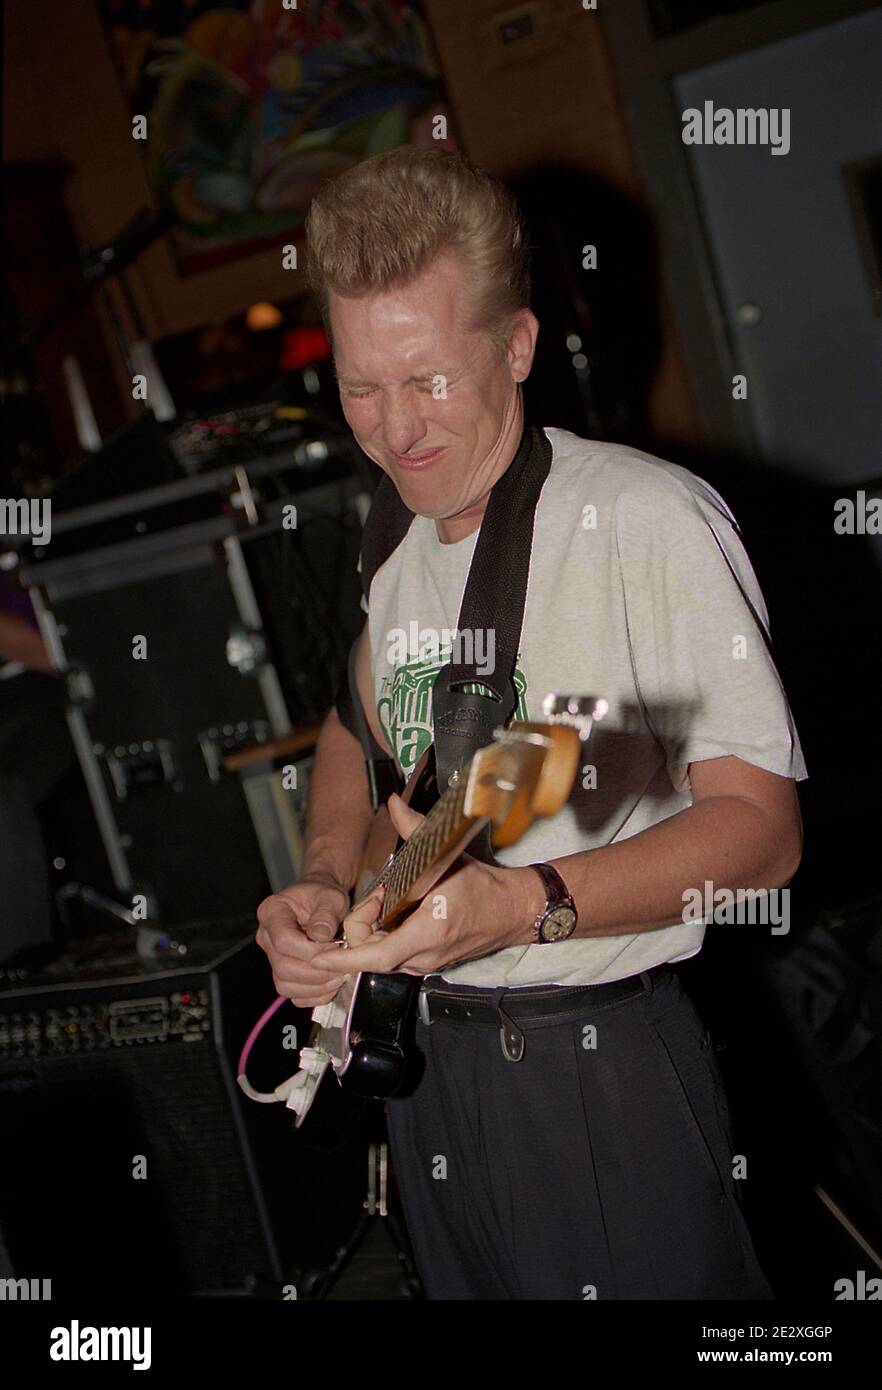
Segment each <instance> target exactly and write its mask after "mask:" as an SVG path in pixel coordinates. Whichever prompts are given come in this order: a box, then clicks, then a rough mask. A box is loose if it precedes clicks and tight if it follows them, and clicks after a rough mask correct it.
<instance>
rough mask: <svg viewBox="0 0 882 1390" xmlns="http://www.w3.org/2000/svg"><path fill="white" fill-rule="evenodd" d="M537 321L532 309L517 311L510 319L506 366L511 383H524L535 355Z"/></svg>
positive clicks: (537, 334)
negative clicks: (510, 376)
mask: <svg viewBox="0 0 882 1390" xmlns="http://www.w3.org/2000/svg"><path fill="white" fill-rule="evenodd" d="M538 336H539V320H538V319H537V317H536V315H535V314H534V313H533V311H532V309H519V310H518V312H517V313H516V314H515V316H514V318H513V319H512V323H511V330H510V332H509V338H508V349H507V353H508V366H509V370H510V371H511V375H512V380H513V381H518V382H520V381H526V379H527V377H528V376H529V375H530V372H531V370H532V367H533V358H534V357H535V355H536V339H537V338H538Z"/></svg>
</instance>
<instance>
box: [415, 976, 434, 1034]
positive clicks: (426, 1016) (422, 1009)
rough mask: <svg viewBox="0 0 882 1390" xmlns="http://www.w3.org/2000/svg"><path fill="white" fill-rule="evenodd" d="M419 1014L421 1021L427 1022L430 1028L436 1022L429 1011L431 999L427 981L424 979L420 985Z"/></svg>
mask: <svg viewBox="0 0 882 1390" xmlns="http://www.w3.org/2000/svg"><path fill="white" fill-rule="evenodd" d="M417 1014H418V1015H419V1019H420V1022H421V1023H425V1025H426V1027H427V1028H430V1027H431V1026H432V1024H433V1023H434V1022H435V1020H434V1019H433V1018H432V1015H431V1014H430V1013H429V999H428V995H427V992H426V985H425V981H423V983H422V985H421V986H420V992H419V994H418V995H417Z"/></svg>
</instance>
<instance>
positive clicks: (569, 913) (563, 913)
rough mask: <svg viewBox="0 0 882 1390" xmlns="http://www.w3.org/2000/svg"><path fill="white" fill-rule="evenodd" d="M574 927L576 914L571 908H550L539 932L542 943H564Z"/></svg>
mask: <svg viewBox="0 0 882 1390" xmlns="http://www.w3.org/2000/svg"><path fill="white" fill-rule="evenodd" d="M575 926H576V914H575V912H574V911H573V909H572V908H571V907H565V906H561V907H555V908H552V910H551V912H549V914H548V916H547V917H546V918H545V921H544V922H543V923H542V926H541V928H540V931H539V935H540V937H541V939H542V940H543V941H565V940H566V938H567V937H568V936H570V935H571V934H572V932H573V931H574V930H575Z"/></svg>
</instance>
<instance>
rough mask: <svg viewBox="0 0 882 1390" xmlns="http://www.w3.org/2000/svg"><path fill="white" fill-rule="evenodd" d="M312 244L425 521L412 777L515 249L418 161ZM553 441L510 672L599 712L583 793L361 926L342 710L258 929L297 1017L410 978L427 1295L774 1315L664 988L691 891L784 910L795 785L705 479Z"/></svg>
mask: <svg viewBox="0 0 882 1390" xmlns="http://www.w3.org/2000/svg"><path fill="white" fill-rule="evenodd" d="M307 238H308V250H309V257H310V275H311V277H312V280H313V284H314V286H315V287H316V289H317V292H318V294H319V298H320V300H321V303H322V306H323V310H324V312H325V319H326V324H327V327H328V331H329V335H330V337H331V342H332V347H333V352H334V363H335V368H336V373H337V377H338V381H339V387H340V395H341V401H342V405H343V411H344V414H345V416H346V419H347V422H348V424H349V426H350V428H351V430H352V432H353V434H354V436H355V438H356V440H357V442H358V444H359V445H360V446H361V448H362V449H363V450H364V451H365V453H366V454H367V455H368V456H369V457H370V458H372V459H373V460H374V461H375V462H376V463H377V464H378V466H379V467H380V468H381V469H382V471H383V472H384V473H385V474H387V475H388V477H389V478H390V479H391V480H392V482H393V483H394V486H395V489H396V490H397V492H398V494H399V496H400V498H401V500H402V501H403V503H404V504H405V506H406V507H407V508H408V509H409V510H410V512H412V513H413V514H414V516H413V522H412V524H411V525H410V527H409V529H408V530H407V532H406V535H405V536H404V538H403V539H402V541H401V542H400V544H399V545H398V546H397V548H396V549H395V550H394V552H393V553H392V554H391V555H390V556H388V557H387V558H386V559H385V560H384V562H383V563H382V564H380V566H379V568H378V569H377V570H376V572H375V573H374V574H373V575H371V576H370V580H369V593H368V601H367V603H366V604H365V605H364V606H365V608H366V612H367V615H368V618H367V622H366V624H365V627H364V630H363V632H362V634H361V637H360V639H359V643H358V648H357V660H356V682H355V683H356V686H357V692H358V696H359V698H360V701H361V705H362V707H363V711H364V714H365V716H366V718H367V721H368V724H369V727H370V730H371V733H372V734H373V737H374V739H375V740H376V741H377V743H379V744H380V745H381V747H384V748H386V749H388V750H389V752H390V753H391V754H392V755H393V756H394V758H395V761H396V763H397V765H398V768H399V769H400V771H401V772H402V774H403V775H404V776H405V777H407V775H408V774H409V772H410V771H411V770H412V769H413V767H414V765H415V763H416V761H417V759H418V757H419V756H420V754H421V753H422V751H423V750H424V749H425V747H426V745H427V744H428V743H429V741H430V740H431V738H432V724H431V708H430V703H428V702H427V699H426V698H425V697H426V692H427V690H430V689H431V679H432V676H433V674H434V673H436V672H437V670H438V669H439V668H440V666H441V665H442V664H443V663H444V662H445V661H446V660H447V659H448V656H449V649H448V650H446V651H445V650H444V644H443V641H442V640H441V639H440V638H439V641H438V642H437V643H436V644H435V648H434V649H432V644H431V642H429V643H428V645H427V643H426V634H427V633H432V632H436V633H439V634H443V633H444V632H445V631H446V632H447V633H448V634H449V633H450V632H451V631H452V630H453V629H454V628H455V625H456V619H457V614H458V612H459V603H460V599H461V596H462V593H463V588H464V585H465V582H466V579H467V577H468V572H469V564H470V561H471V558H472V555H473V552H474V547H475V542H476V539H477V536H478V532H479V528H480V527H481V524H482V517H483V516H484V512H485V509H486V507H487V504H488V499H489V495H490V492H491V490H492V488H493V486H494V484H495V483H496V482H497V480H498V479H500V478H501V477H502V476H503V474H505V472H506V470H507V469H508V468H509V466H510V465H511V463H512V461H513V459H514V458H515V456H516V454H517V452H518V449H519V446H520V444H521V441H522V438H523V437H524V423H525V422H524V417H523V406H522V393H521V389H520V383H522V382H523V381H524V380H525V379H526V378H527V376H528V375H529V372H530V368H531V364H532V361H533V354H534V349H535V344H536V337H537V333H538V330H539V324H538V322H537V320H536V318H535V316H534V315H533V313H532V312H531V310H530V308H529V307H528V305H529V295H530V287H529V271H528V260H527V248H526V246H525V239H524V235H523V229H522V224H521V221H520V218H519V215H518V210H517V207H516V205H515V203H514V200H513V199H512V197H511V195H510V194H509V193H508V192H507V191H506V190H505V189H504V188H503V187H502V185H500V184H499V183H497V182H496V181H495V180H494V179H491V178H490V177H489V176H487V175H486V174H484V173H483V172H481V171H479V170H477V169H475V168H474V167H473V166H472V165H470V164H469V163H468V162H467V161H466V160H465V159H464V158H462V156H460V155H458V154H454V153H451V152H448V151H441V150H423V149H413V148H410V147H404V148H401V149H396V150H393V151H390V152H387V153H385V154H382V155H379V156H377V157H375V158H374V159H371V160H368V161H366V162H365V163H363V164H361V165H358V166H356V167H355V168H353V169H351V170H349V171H347V172H346V173H345V174H343V175H342V176H340V177H339V178H338V179H337V180H335V181H334V182H333V183H331V184H329V185H327V186H326V187H325V188H323V189H322V190H321V191H320V192H319V194H318V195H317V196H316V198H315V199H314V201H313V205H312V208H311V211H310V216H309V220H308V224H307ZM544 435H545V436H546V438H547V439H548V440H549V441H550V443H551V447H552V451H553V458H552V463H551V467H550V471H549V473H548V477H547V479H546V481H545V483H544V485H543V487H542V491H541V494H540V497H539V501H538V505H537V507H536V512H535V525H534V537H533V547H532V551H531V554H530V574H529V584H528V589H527V599H526V607H525V612H524V621H523V628H522V636H521V645H520V650H519V653H518V659H517V663H516V669H515V677H514V684H515V686H516V689H517V697H518V711H517V713H518V717H523V718H528V719H539V718H541V714H540V708H541V701H542V697H543V696H544V695H545V694H546V692H548V691H553V690H572V691H584V692H591V693H593V694H595V695H600V696H603V697H605V700H606V701H607V702H608V707H609V708H608V713H607V715H606V717H605V719H604V722H603V725H602V727H600V728H599V729H598V730H597V732H596V737H595V738H593V739H592V742H591V743H590V744H589V745H588V746H587V751H586V757H587V758H589V759H590V763H588V764H586V766H585V767H583V768H582V769H581V770H580V773H579V775H578V776H577V778H576V782H575V785H574V787H573V790H572V793H571V795H570V797H569V800H568V801H567V803H566V805H565V806H564V808H563V809H562V810H561V812H560V813H559V814H558V815H557V816H555V817H553V818H552V819H548V820H544V821H537V822H536V823H535V824H534V825H532V826H531V827H530V829H529V830H528V831H527V832H526V834H525V835H524V836H523V838H522V839H521V840H520V841H519V842H518V843H517V844H515V845H512V846H510V847H509V848H507V849H506V850H504V851H503V852H502V853H501V854H500V855H499V856H498V858H497V861H496V862H495V863H492V862H483V861H482V860H481V859H479V858H477V857H473V856H471V855H469V854H463V855H462V856H461V857H460V859H459V860H458V861H457V862H456V864H455V865H454V867H453V869H452V871H450V872H449V873H448V874H447V876H446V877H445V878H444V880H443V884H442V887H443V911H440V912H439V911H438V904H437V902H435V900H434V895H429V896H428V897H427V898H426V899H425V901H424V902H423V903H422V905H421V906H420V907H418V908H417V910H416V911H414V912H413V913H412V914H411V915H410V916H409V917H408V918H407V920H406V921H405V922H404V923H403V925H401V926H399V927H398V928H397V929H396V930H394V931H391V932H389V933H385V932H374V931H373V929H372V928H373V926H374V924H375V922H376V921H377V918H378V916H379V913H380V907H381V894H379V893H378V894H374V895H372V896H371V897H369V898H368V899H367V900H366V901H364V902H362V903H361V904H359V905H358V906H357V907H356V908H355V910H353V911H350V892H351V890H352V888H353V886H354V885H355V883H356V878H357V875H358V870H359V862H360V858H361V853H362V848H363V846H364V844H365V840H366V838H367V835H368V831H369V827H370V825H371V821H372V807H371V800H370V796H369V791H368V780H367V775H366V771H365V764H364V755H363V750H362V746H361V743H360V742H359V740H358V739H357V738H356V737H355V736H354V734H353V733H352V732H351V731H350V729H349V728H348V727H346V726H345V725H344V723H343V722H341V719H340V717H339V714H338V711H337V710H336V709H332V710H331V712H330V713H329V715H328V716H327V719H326V720H325V723H324V725H323V727H322V731H321V735H320V738H319V741H318V745H317V749H316V756H315V764H314V768H313V774H312V779H311V789H310V801H309V814H308V825H307V844H306V850H305V857H304V863H303V872H302V877H301V879H300V881H299V882H298V883H296V884H294V885H293V886H291V887H290V888H287V889H285V890H284V891H283V892H281V893H277V894H274V895H273V896H272V897H270V898H267V899H266V900H265V902H263V903H262V904H261V905H260V908H259V910H258V920H259V923H260V926H259V930H258V933H257V940H258V942H259V943H260V945H261V946H262V948H263V949H264V951H265V952H266V954H267V956H268V958H269V961H270V964H271V966H272V971H273V978H274V981H275V985H276V988H277V990H278V992H279V993H280V994H281V995H284V996H287V997H289V998H291V999H292V1000H293V1001H294V1003H295V1004H297V1005H299V1006H302V1007H314V1006H316V1005H320V1004H325V1003H327V1002H328V1001H330V1000H331V999H332V998H333V997H334V995H335V994H336V992H337V990H338V989H340V987H341V986H342V985H343V983H344V979H345V977H346V975H349V974H351V973H352V972H355V971H378V972H399V971H401V972H405V973H407V974H411V975H416V976H420V977H426V978H425V982H424V985H423V988H422V992H421V996H420V1005H419V1018H418V1020H417V1021H416V1023H415V1030H416V1044H417V1047H418V1048H419V1050H420V1052H421V1053H422V1054H423V1056H424V1058H425V1070H424V1072H423V1075H422V1076H421V1078H420V1080H419V1083H418V1084H417V1085H416V1087H415V1088H414V1089H412V1091H411V1092H410V1093H405V1094H402V1095H400V1096H397V1097H395V1098H393V1099H391V1100H390V1101H388V1102H387V1119H388V1126H389V1135H390V1144H391V1151H392V1158H393V1161H394V1165H395V1171H396V1174H397V1178H398V1183H399V1187H400V1189H401V1194H402V1200H403V1204H404V1210H405V1216H406V1219H407V1223H408V1228H409V1231H410V1235H411V1239H412V1242H413V1246H414V1252H415V1256H416V1261H417V1265H418V1268H419V1272H420V1275H421V1278H422V1280H423V1283H424V1286H425V1288H426V1292H427V1294H428V1296H429V1297H430V1298H435V1299H444V1298H454V1299H465V1298H487V1299H528V1298H539V1299H584V1298H586V1297H596V1298H599V1299H622V1298H647V1299H669V1298H672V1299H751V1298H770V1297H771V1296H772V1295H771V1291H770V1289H769V1286H768V1284H767V1282H766V1280H765V1278H764V1276H763V1274H762V1271H761V1269H760V1268H759V1265H758V1263H757V1260H756V1256H755V1253H754V1250H753V1246H752V1244H751V1240H750V1236H749V1234H748V1231H747V1228H746V1226H745V1223H744V1219H743V1216H742V1213H741V1206H740V1198H739V1193H738V1190H737V1189H738V1184H737V1182H736V1181H735V1180H734V1179H733V1176H732V1136H731V1132H730V1125H729V1115H728V1108H727V1104H726V1098H725V1094H724V1091H723V1087H722V1082H721V1078H720V1074H719V1070H718V1068H717V1064H716V1062H715V1059H714V1056H713V1050H712V1048H711V1046H710V1040H709V1038H708V1034H707V1031H706V1029H705V1028H704V1026H703V1024H702V1023H701V1022H700V1020H699V1019H698V1016H697V1015H696V1013H695V1010H694V1008H693V1006H692V1004H691V1003H690V1001H689V1000H688V998H687V997H686V995H685V994H684V992H683V990H682V987H681V985H680V982H679V980H678V977H677V975H676V973H675V972H674V971H672V970H671V968H670V967H671V963H672V962H675V961H678V960H685V959H687V958H688V957H689V956H691V955H695V954H696V953H697V952H698V951H699V950H700V948H701V943H702V938H703V932H704V922H705V920H706V919H704V918H703V917H702V916H701V914H698V915H696V914H695V913H692V914H690V913H689V912H688V911H687V910H686V908H685V907H684V904H686V903H688V902H689V901H691V900H693V899H694V895H695V893H696V890H703V889H704V886H705V885H706V884H708V883H710V884H712V885H713V887H714V888H715V889H729V890H732V891H733V892H737V890H739V889H743V890H747V889H756V890H774V889H777V888H778V887H779V886H780V885H782V884H785V883H787V881H788V880H789V879H790V878H791V877H792V875H793V873H794V872H795V870H796V868H797V865H798V863H799V859H800V854H801V822H800V816H799V809H798V801H797V796H796V789H795V781H796V780H799V779H800V778H802V777H804V776H805V768H804V764H803V760H802V754H801V751H800V747H799V740H798V737H797V735H796V731H795V729H794V727H793V722H792V718H791V715H790V711H789V708H788V705H787V701H786V698H785V696H784V693H783V691H782V689H781V684H780V680H779V678H778V675H777V672H776V670H775V666H774V664H773V661H772V659H771V656H770V652H769V645H768V640H767V634H766V622H767V619H766V612H765V607H764V604H763V599H762V595H761V593H760V591H759V588H758V586H757V583H756V579H755V577H754V575H753V572H752V570H751V567H750V563H749V560H748V559H747V556H746V554H745V552H744V549H743V547H742V545H741V542H740V540H739V538H738V533H737V528H736V526H735V523H734V518H733V517H732V515H731V513H730V512H729V510H728V508H727V507H726V504H725V503H724V502H723V501H722V499H721V498H720V497H719V496H718V495H717V494H716V493H715V492H714V491H713V489H712V488H710V487H709V486H708V485H707V484H705V483H703V482H702V481H701V480H700V479H698V478H696V477H694V476H693V475H692V474H690V473H688V472H687V471H686V470H684V469H682V468H679V467H676V466H674V465H671V464H667V463H663V462H662V461H661V460H658V459H654V458H651V457H649V456H648V455H645V454H642V453H640V452H639V451H637V450H632V449H629V448H626V447H623V446H617V445H609V444H605V443H602V442H596V441H589V440H583V439H579V438H577V437H576V436H574V435H572V434H570V433H568V432H567V431H564V430H558V429H547V430H545V431H544ZM407 634H411V636H409V637H408V636H407ZM413 634H418V635H417V636H416V639H415V640H414V636H413ZM388 809H389V814H390V815H391V817H392V820H393V822H394V824H395V826H396V828H397V829H398V831H399V833H400V834H401V835H402V836H405V837H406V836H408V835H409V834H410V833H412V831H413V829H414V828H415V826H416V825H418V824H419V822H420V817H419V816H418V815H417V814H416V812H414V811H412V810H410V809H409V808H408V807H407V806H405V804H404V803H403V802H402V801H401V799H400V798H398V797H396V796H393V797H392V798H391V799H390V801H389V808H388ZM341 923H342V927H343V932H344V935H345V941H346V943H347V946H348V949H347V950H346V951H345V952H344V951H341V949H340V944H339V941H335V940H334V938H335V937H336V936H337V933H338V929H339V928H340V925H341ZM736 929H737V928H736ZM743 929H747V928H743ZM752 929H753V930H756V929H757V928H756V927H754V928H752ZM500 1019H502V1020H503V1023H504V1027H503V1030H502V1045H501V1046H500V1028H499V1026H498V1024H499V1020H500Z"/></svg>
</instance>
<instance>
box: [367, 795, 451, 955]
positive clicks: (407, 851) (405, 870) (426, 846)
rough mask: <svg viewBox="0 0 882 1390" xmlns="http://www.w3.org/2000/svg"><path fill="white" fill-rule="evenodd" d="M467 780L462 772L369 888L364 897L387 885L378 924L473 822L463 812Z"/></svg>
mask: <svg viewBox="0 0 882 1390" xmlns="http://www.w3.org/2000/svg"><path fill="white" fill-rule="evenodd" d="M467 782H468V777H467V775H466V774H465V773H463V774H462V775H461V776H460V779H459V781H458V782H457V783H456V785H455V786H453V787H448V788H447V790H446V791H445V792H444V794H443V795H442V796H441V797H439V799H438V800H437V801H436V802H435V805H434V806H433V807H432V809H431V811H430V812H429V814H428V815H427V816H426V818H425V820H424V821H423V823H422V824H421V825H420V826H419V827H418V828H417V829H416V830H415V831H414V833H413V834H412V835H411V837H410V839H409V840H408V841H407V843H406V844H404V845H402V846H401V848H400V849H399V850H398V851H397V853H396V854H395V855H394V856H393V858H392V859H390V861H389V862H388V864H386V865H385V866H384V867H383V868H382V869H381V870H380V872H379V874H377V876H376V878H375V879H374V880H373V882H372V883H371V884H370V885H369V887H368V888H367V890H366V892H365V893H364V895H363V896H364V897H367V896H368V894H370V893H372V892H373V890H374V889H375V888H378V887H379V886H380V884H381V883H382V884H384V885H385V888H386V893H385V896H384V898H383V912H382V915H381V917H380V920H379V922H378V924H377V925H378V926H379V927H382V926H383V922H384V921H385V919H386V918H387V917H389V916H391V914H392V913H393V912H394V911H395V908H396V907H398V905H399V904H400V903H401V902H402V901H403V900H404V899H405V898H406V897H407V894H408V893H409V891H410V889H411V888H412V887H413V885H414V884H415V883H416V881H417V879H418V878H419V877H420V875H421V874H422V873H424V872H425V870H426V869H427V868H428V867H429V865H430V864H433V863H435V862H436V860H438V859H440V858H442V856H443V855H444V854H446V853H447V851H448V850H449V849H450V847H451V845H453V844H455V843H456V841H457V840H458V839H459V838H460V837H461V835H462V834H463V832H464V830H465V829H467V827H468V826H469V825H470V824H471V818H470V817H468V816H466V815H465V813H464V811H463V806H464V803H465V792H466V785H467Z"/></svg>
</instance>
